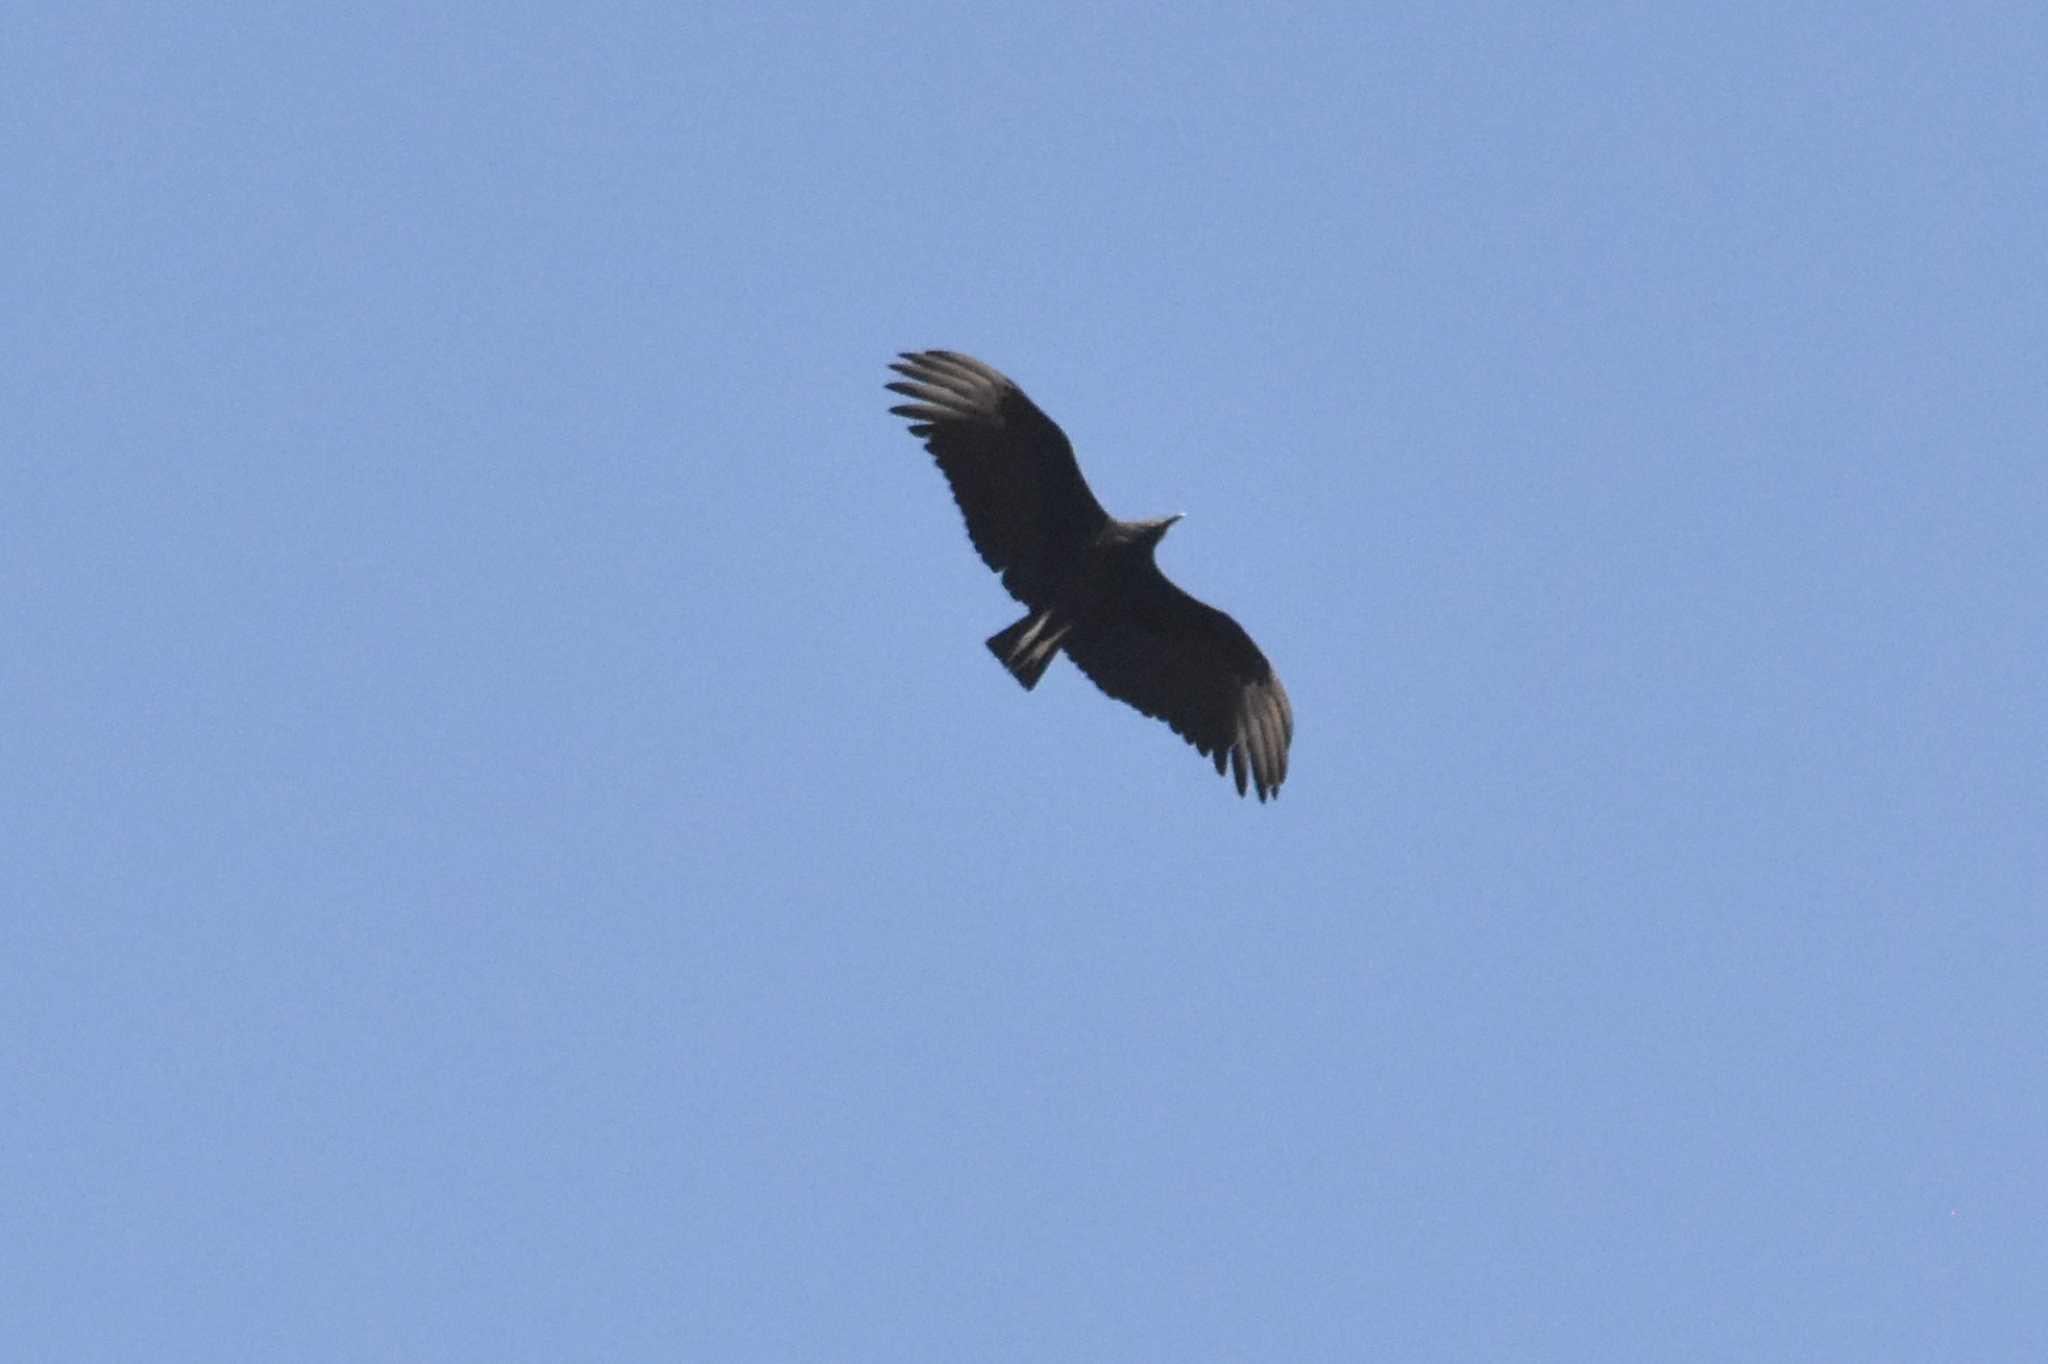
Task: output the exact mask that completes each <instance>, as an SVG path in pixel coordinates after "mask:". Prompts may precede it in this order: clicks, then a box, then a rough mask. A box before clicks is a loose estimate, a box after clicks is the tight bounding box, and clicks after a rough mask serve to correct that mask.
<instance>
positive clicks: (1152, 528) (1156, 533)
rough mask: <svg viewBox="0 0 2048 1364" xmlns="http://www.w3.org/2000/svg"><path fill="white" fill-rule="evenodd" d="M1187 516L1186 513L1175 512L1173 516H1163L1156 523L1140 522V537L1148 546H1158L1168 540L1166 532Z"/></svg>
mask: <svg viewBox="0 0 2048 1364" xmlns="http://www.w3.org/2000/svg"><path fill="white" fill-rule="evenodd" d="M1185 515H1187V513H1186V512H1175V513H1174V514H1173V515H1171V516H1162V517H1160V518H1159V519H1158V520H1156V521H1140V522H1139V523H1138V536H1139V538H1140V539H1142V540H1143V541H1144V542H1145V543H1146V544H1148V545H1156V544H1158V543H1159V542H1160V541H1161V540H1164V539H1165V538H1166V532H1168V531H1170V530H1172V529H1173V523H1174V522H1176V521H1178V520H1180V519H1181V517H1183V516H1185Z"/></svg>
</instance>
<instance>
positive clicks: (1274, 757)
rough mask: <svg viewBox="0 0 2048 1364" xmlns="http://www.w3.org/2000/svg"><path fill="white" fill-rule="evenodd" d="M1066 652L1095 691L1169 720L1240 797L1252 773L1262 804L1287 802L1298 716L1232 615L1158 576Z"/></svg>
mask: <svg viewBox="0 0 2048 1364" xmlns="http://www.w3.org/2000/svg"><path fill="white" fill-rule="evenodd" d="M1066 650H1067V655H1068V657H1070V658H1072V659H1073V660H1074V664H1075V666H1076V667H1078V668H1080V670H1081V671H1082V672H1084V673H1086V674H1087V675H1088V678H1089V680H1090V681H1092V682H1094V683H1095V685H1096V686H1098V687H1100V688H1102V690H1104V691H1106V692H1108V693H1109V694H1110V695H1111V696H1114V697H1115V698H1116V699H1117V700H1119V701H1124V702H1127V703H1129V704H1130V705H1132V706H1135V707H1136V708H1137V709H1139V710H1141V711H1143V712H1144V713H1145V714H1147V715H1150V716H1153V717H1155V718H1157V719H1161V720H1164V721H1166V723H1167V724H1169V725H1171V726H1172V727H1173V730H1174V732H1175V733H1176V734H1179V735H1180V736H1181V737H1182V738H1184V739H1186V740H1187V741H1188V742H1189V743H1191V744H1193V745H1194V746H1195V751H1196V752H1198V753H1201V754H1203V755H1204V756H1206V757H1208V758H1210V759H1211V760H1212V761H1213V762H1214V763H1215V764H1216V770H1217V771H1218V772H1222V771H1223V770H1224V766H1225V764H1226V763H1227V764H1228V765H1229V767H1230V769H1231V773H1232V775H1233V776H1234V777H1235V778H1236V780H1237V792H1238V794H1239V795H1243V794H1244V790H1245V778H1246V775H1247V773H1249V775H1250V778H1251V784H1252V786H1253V787H1254V788H1255V789H1256V790H1257V791H1258V793H1259V799H1260V800H1265V799H1266V798H1267V797H1269V796H1273V795H1277V794H1278V793H1279V791H1280V783H1281V782H1283V781H1285V780H1287V749H1288V745H1289V744H1291V743H1293V741H1294V707H1293V706H1292V705H1291V704H1290V703H1289V702H1288V700H1287V689H1286V688H1285V687H1283V686H1281V685H1280V679H1279V677H1277V676H1276V675H1275V674H1274V672H1273V665H1272V664H1270V663H1268V662H1267V661H1266V656H1265V655H1264V654H1263V653H1261V652H1259V646H1258V645H1256V644H1254V643H1252V638H1251V636H1250V635H1247V634H1246V633H1245V632H1244V629H1243V627H1241V626H1239V625H1238V623H1237V622H1236V621H1234V620H1232V619H1231V618H1230V617H1229V616H1227V615H1225V614H1224V613H1223V612H1221V611H1218V610H1217V609H1216V608H1215V607H1213V606H1209V605H1207V604H1206V603H1203V602H1199V601H1196V600H1195V599H1194V598H1193V597H1191V596H1189V595H1188V594H1187V593H1185V592H1183V591H1181V590H1180V589H1179V588H1178V587H1176V586H1174V585H1173V583H1172V581H1170V580H1169V579H1168V578H1167V577H1166V575H1164V574H1163V573H1160V572H1158V571H1157V570H1154V571H1152V572H1149V573H1145V574H1141V575H1140V576H1139V577H1138V578H1137V579H1136V581H1135V582H1134V583H1133V584H1132V586H1131V588H1130V590H1129V591H1128V592H1126V593H1123V594H1121V595H1119V596H1118V597H1117V598H1116V599H1115V600H1114V601H1112V602H1110V603H1108V604H1106V605H1105V606H1103V608H1102V609H1101V611H1100V612H1098V613H1096V614H1093V615H1092V616H1091V618H1090V619H1088V620H1086V621H1084V622H1078V623H1076V625H1075V627H1074V629H1073V630H1072V632H1070V633H1069V634H1068V635H1067V637H1066Z"/></svg>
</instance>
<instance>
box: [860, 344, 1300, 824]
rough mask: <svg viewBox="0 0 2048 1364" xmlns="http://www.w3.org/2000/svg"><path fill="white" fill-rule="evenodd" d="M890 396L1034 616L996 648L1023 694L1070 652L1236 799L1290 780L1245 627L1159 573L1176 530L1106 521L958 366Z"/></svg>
mask: <svg viewBox="0 0 2048 1364" xmlns="http://www.w3.org/2000/svg"><path fill="white" fill-rule="evenodd" d="M891 368H892V369H894V370H895V371H896V372H897V373H899V374H901V375H903V376H904V379H903V380H899V381H897V382H895V383H891V384H890V385H889V386H888V387H889V388H890V389H891V390H892V391H894V392H896V393H900V394H903V395H904V396H905V397H908V398H911V399H914V400H915V401H913V402H911V403H907V404H902V405H899V406H897V407H894V408H891V409H890V410H891V411H892V412H894V413H896V414H897V415H899V416H903V417H908V418H909V419H910V420H911V422H912V423H913V424H912V426H911V428H910V429H911V433H912V434H913V435H916V436H920V437H923V438H924V440H925V444H926V448H928V449H929V450H930V451H931V452H932V456H933V458H934V459H935V460H936V461H937V462H938V465H939V468H940V470H941V471H942V472H944V474H945V475H946V479H947V482H948V483H950V484H951V485H952V489H953V496H954V500H955V501H957V502H958V503H959V504H960V510H961V514H962V516H963V517H964V518H965V520H966V522H967V533H968V537H969V538H970V539H971V540H972V541H973V543H974V548H975V550H976V551H977V552H978V553H979V554H980V555H981V557H982V559H983V561H984V562H986V563H987V564H988V566H989V567H990V568H992V569H994V570H995V571H997V572H998V573H1000V574H1002V577H1003V586H1004V587H1006V588H1007V589H1009V592H1010V595H1012V596H1013V597H1015V598H1017V600H1018V601H1020V602H1023V603H1024V604H1025V605H1026V606H1027V607H1029V608H1031V609H1030V611H1029V612H1028V613H1027V614H1026V615H1025V616H1024V618H1023V619H1021V620H1019V621H1017V622H1016V623H1015V624H1014V625H1011V626H1009V627H1008V628H1007V629H1004V630H1001V631H999V632H997V633H996V634H995V635H993V636H991V637H990V638H989V641H988V646H989V649H990V651H991V652H993V653H994V654H995V656H996V657H997V659H999V660H1000V661H1001V662H1002V664H1003V666H1004V667H1005V668H1007V669H1009V671H1010V673H1011V675H1012V676H1013V677H1015V678H1016V679H1017V681H1018V682H1019V683H1021V684H1022V685H1023V686H1024V687H1025V688H1026V689H1027V690H1028V689H1030V688H1032V687H1035V686H1036V685H1037V684H1038V679H1039V678H1040V677H1041V676H1043V675H1044V673H1045V669H1046V668H1047V667H1048V666H1049V665H1050V664H1051V662H1052V660H1053V659H1054V658H1056V657H1057V656H1058V655H1059V654H1060V653H1061V652H1062V651H1064V652H1065V653H1066V654H1067V655H1068V656H1069V657H1071V658H1072V659H1073V660H1074V663H1075V665H1076V666H1077V667H1079V668H1080V669H1081V671H1082V672H1084V673H1086V674H1087V675H1088V677H1089V678H1090V680H1092V681H1093V682H1094V683H1095V684H1096V685H1097V686H1099V687H1101V688H1102V690H1103V691H1105V692H1107V693H1109V694H1110V695H1111V696H1114V697H1116V698H1117V699H1118V700H1121V701H1124V702H1127V703H1129V704H1130V705H1132V706H1134V707H1136V708H1137V709H1138V710H1140V711H1142V712H1143V713H1145V714H1147V715H1151V716H1156V717H1158V718H1159V719H1162V720H1165V721H1166V722H1167V723H1168V724H1169V725H1171V726H1172V727H1173V729H1174V730H1175V731H1176V732H1178V733H1179V734H1180V735H1181V736H1182V737H1184V738H1185V739H1187V741H1188V742H1189V743H1191V744H1193V745H1194V746H1195V748H1196V750H1197V751H1199V752H1201V753H1203V754H1205V755H1207V756H1209V757H1210V758H1211V759H1212V761H1213V762H1214V763H1215V766H1216V770H1217V771H1218V772H1222V771H1223V770H1224V769H1225V766H1226V764H1228V766H1229V767H1230V769H1231V771H1232V774H1233V775H1234V776H1235V778H1236V781H1237V789H1238V791H1239V792H1240V793H1242V792H1243V791H1244V790H1245V786H1246V778H1247V776H1249V777H1250V780H1251V785H1252V786H1253V788H1254V789H1256V790H1257V792H1258V796H1259V799H1260V800H1265V799H1266V798H1267V797H1269V796H1271V795H1274V794H1277V793H1278V791H1279V789H1280V783H1281V782H1282V781H1283V780H1285V778H1286V775H1287V756H1288V748H1289V746H1290V744H1291V743H1292V740H1293V736H1294V713H1293V708H1292V706H1291V704H1290V703H1289V701H1288V699H1287V691H1286V689H1285V688H1284V687H1282V686H1281V685H1280V679H1279V678H1278V677H1277V676H1275V675H1274V672H1273V669H1272V666H1271V664H1269V663H1268V662H1267V661H1266V656H1265V655H1264V654H1263V653H1261V652H1260V651H1259V648H1258V646H1257V645H1256V644H1254V643H1252V640H1251V637H1250V636H1249V635H1247V634H1246V633H1245V632H1244V630H1243V629H1242V628H1240V627H1239V626H1238V624H1237V622H1236V621H1234V620H1232V619H1231V618H1230V617H1229V616H1227V615H1225V614H1224V613H1223V612H1221V611H1218V610H1216V609H1215V608H1214V607H1212V606H1208V605H1205V604H1204V603H1202V602H1199V601H1197V600H1195V599H1194V598H1193V597H1191V596H1189V595H1188V594H1187V593H1185V592H1183V591H1181V590H1180V589H1179V588H1178V587H1176V586H1174V585H1173V583H1172V582H1171V581H1169V580H1168V579H1167V577H1166V576H1165V575H1164V574H1163V573H1161V572H1160V571H1159V567H1158V564H1157V563H1156V562H1155V561H1154V558H1153V552H1154V550H1155V549H1156V548H1157V546H1158V544H1159V541H1160V539H1161V538H1162V537H1163V536H1164V535H1165V534H1166V532H1167V530H1168V529H1169V528H1170V527H1171V526H1172V525H1173V523H1174V522H1175V521H1178V520H1179V519H1180V518H1179V517H1178V516H1171V517H1164V518H1161V519H1159V520H1154V521H1119V520H1117V519H1115V518H1114V517H1112V516H1110V515H1109V514H1108V513H1107V512H1105V511H1104V510H1103V509H1102V506H1101V504H1100V503H1099V502H1097V501H1096V500H1095V495H1094V494H1093V493H1092V492H1090V491H1089V488H1088V484H1087V482H1086V480H1085V479H1083V478H1082V477H1081V471H1080V467H1079V466H1078V465H1077V464H1076V463H1075V461H1074V453H1073V448H1072V446H1071V445H1069V444H1068V442H1067V438H1066V435H1065V433H1064V432H1062V431H1061V430H1060V429H1059V427H1058V426H1057V425H1056V424H1054V422H1053V421H1052V419H1051V418H1049V417H1047V416H1046V415H1045V414H1044V413H1043V412H1041V411H1040V410H1039V409H1038V407H1037V405H1036V404H1034V403H1033V402H1032V401H1031V400H1030V399H1029V398H1027V397H1025V396H1024V392H1023V390H1022V389H1020V388H1018V387H1017V385H1016V384H1014V383H1013V382H1011V381H1010V380H1009V379H1008V378H1006V377H1004V376H1003V375H1002V374H1000V373H998V372H997V371H995V370H993V369H990V368H989V367H988V366H987V365H984V364H982V363H981V362H980V361H978V360H975V359H972V358H971V357H968V356H965V355H960V354H957V353H955V352H952V351H921V352H914V353H906V354H905V355H904V356H903V357H902V360H901V361H900V362H899V363H897V364H894V365H892V366H891Z"/></svg>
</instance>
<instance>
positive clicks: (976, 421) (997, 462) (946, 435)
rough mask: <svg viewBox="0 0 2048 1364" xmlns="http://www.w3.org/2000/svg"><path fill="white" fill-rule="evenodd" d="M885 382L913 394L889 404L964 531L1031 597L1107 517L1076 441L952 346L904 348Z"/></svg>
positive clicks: (1017, 590) (1036, 600) (1043, 592)
mask: <svg viewBox="0 0 2048 1364" xmlns="http://www.w3.org/2000/svg"><path fill="white" fill-rule="evenodd" d="M889 368H891V369H893V370H895V371H896V372H897V373H898V374H901V375H903V376H904V377H903V379H900V380H898V381H896V382H895V383H892V384H890V385H889V389H890V391H891V392H894V393H901V394H902V395H903V396H904V397H906V398H910V399H913V401H912V402H909V403H905V404H902V405H900V406H897V407H892V408H890V409H889V410H890V411H891V412H893V413H895V414H896V415H897V416H899V417H908V418H909V419H910V421H911V423H912V425H911V428H910V434H912V435H913V436H916V437H918V438H919V439H921V440H923V441H924V443H925V448H926V449H928V450H930V451H931V452H932V458H933V459H934V460H936V461H937V462H938V466H939V469H940V470H941V471H942V472H943V473H944V474H945V475H946V482H947V483H949V484H951V485H952V488H953V500H954V501H955V502H958V503H959V504H960V512H961V515H962V516H963V517H965V518H966V521H967V535H968V538H969V539H971V540H973V542H974V548H975V550H976V552H977V553H979V554H980V555H981V557H982V559H983V561H984V562H986V563H987V564H988V566H989V567H990V568H992V569H994V570H996V571H997V572H998V573H1000V574H1002V575H1003V586H1005V587H1007V588H1008V589H1009V590H1010V595H1011V596H1013V597H1016V598H1017V599H1018V600H1019V601H1022V602H1025V603H1027V604H1030V605H1034V606H1035V605H1039V604H1040V603H1041V602H1043V601H1044V600H1045V599H1046V597H1047V595H1048V594H1049V593H1050V592H1051V591H1053V590H1054V589H1055V585H1056V583H1057V582H1058V579H1059V576H1060V571H1061V569H1062V567H1063V566H1064V565H1068V564H1071V563H1072V562H1073V561H1074V555H1076V554H1077V553H1079V552H1080V551H1081V549H1082V548H1083V547H1085V546H1086V545H1087V544H1088V543H1089V542H1090V541H1091V540H1093V539H1094V537H1095V536H1096V534H1097V533H1098V532H1099V531H1100V530H1101V529H1102V526H1103V524H1104V523H1105V522H1106V521H1108V519H1109V515H1108V513H1106V512H1104V511H1103V510H1102V504H1101V503H1099V502H1097V501H1096V500H1095V494H1094V493H1092V492H1090V491H1089V490H1088V482H1087V480H1086V479H1084V478H1082V477H1081V469H1080V466H1079V465H1077V464H1076V463H1075V462H1074V447H1073V446H1072V445H1070V444H1069V443H1068V442H1067V437H1066V433H1065V432H1063V431H1061V430H1060V428H1059V427H1058V425H1057V424H1055V423H1054V421H1053V419H1052V418H1050V417H1048V416H1046V415H1045V413H1043V412H1041V411H1039V410H1038V405H1037V404H1035V403H1033V402H1032V401H1031V399H1029V398H1027V397H1025V396H1024V390H1022V389H1020V388H1018V387H1017V385H1016V384H1015V383H1013V382H1011V381H1010V380H1009V379H1008V378H1005V377H1004V376H1003V375H1001V374H999V373H997V372H996V371H995V370H993V369H990V368H989V367H988V366H987V365H984V364H982V363H981V361H979V360H976V359H973V358H971V357H969V356H965V355H959V354H956V353H954V352H953V351H945V350H927V351H906V352H905V353H904V355H903V358H902V360H901V361H899V362H897V363H895V364H892V365H890V366H889Z"/></svg>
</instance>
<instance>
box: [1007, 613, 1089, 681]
mask: <svg viewBox="0 0 2048 1364" xmlns="http://www.w3.org/2000/svg"><path fill="white" fill-rule="evenodd" d="M1073 628H1074V624H1073V622H1072V621H1067V620H1055V619H1054V618H1053V613H1052V612H1051V611H1033V612H1032V613H1031V614H1030V615H1028V616H1026V617H1024V619H1022V620H1020V621H1018V622H1017V623H1016V624H1015V625H1012V626H1011V627H1009V628H1008V629H1007V630H1002V631H998V632H997V633H996V634H993V635H990V636H989V637H988V650H989V652H990V653H992V654H994V655H995V656H996V657H997V658H999V659H1001V660H1002V664H1003V666H1004V667H1005V668H1008V669H1009V670H1010V676H1012V677H1014V678H1016V679H1017V681H1018V682H1020V683H1022V684H1023V687H1024V690H1025V691H1030V690H1031V689H1032V688H1033V687H1035V686H1037V685H1038V679H1039V678H1041V677H1043V676H1045V670H1046V668H1047V666H1048V665H1050V664H1051V662H1052V661H1053V659H1055V658H1057V657H1058V656H1059V652H1060V641H1061V640H1063V639H1065V638H1066V637H1067V631H1069V630H1071V629H1073Z"/></svg>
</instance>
